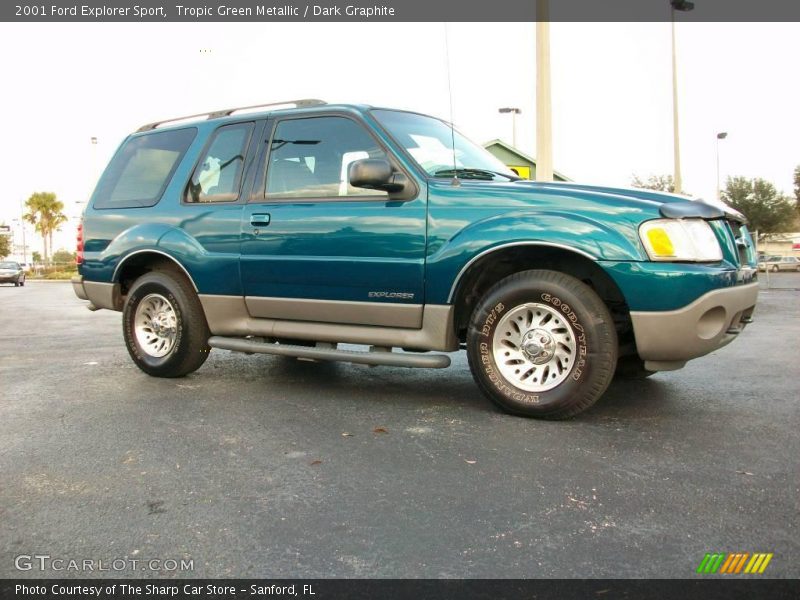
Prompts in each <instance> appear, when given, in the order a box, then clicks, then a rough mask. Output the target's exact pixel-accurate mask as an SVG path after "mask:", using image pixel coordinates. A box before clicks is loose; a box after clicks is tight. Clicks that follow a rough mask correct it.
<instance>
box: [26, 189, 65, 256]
mask: <svg viewBox="0 0 800 600" xmlns="http://www.w3.org/2000/svg"><path fill="white" fill-rule="evenodd" d="M25 208H27V209H28V212H26V213H25V214H24V215H22V217H23V218H24V219H25V220H26V221H28V223H31V224H33V226H34V229H35V230H36V231H37V232H38V233H39V235H41V236H42V241H43V242H44V261H45V262H48V260H47V258H48V256H49V255H50V251H51V250H52V247H53V233H54V232H56V231H58V230H59V228H60V227H61V225H63V224H64V223H66V221H67V215H65V214H64V213H63V210H64V203H63V202H61V201H60V200H58V199H56V195H55V194H54V193H53V192H36V193H34V194H31V197H30V198H28V201H27V202H26V203H25Z"/></svg>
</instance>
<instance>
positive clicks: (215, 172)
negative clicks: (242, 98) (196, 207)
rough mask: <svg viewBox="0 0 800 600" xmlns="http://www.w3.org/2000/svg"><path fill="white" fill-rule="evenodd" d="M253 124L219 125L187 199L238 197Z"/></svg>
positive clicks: (224, 200) (197, 169)
mask: <svg viewBox="0 0 800 600" xmlns="http://www.w3.org/2000/svg"><path fill="white" fill-rule="evenodd" d="M252 130H253V124H252V123H240V124H237V125H228V126H226V127H220V128H219V129H218V130H217V132H216V133H215V134H214V140H213V141H212V142H211V145H210V146H209V147H208V150H206V153H205V155H204V156H203V158H202V160H201V161H200V163H199V164H198V166H197V168H196V169H195V172H194V175H192V179H191V181H190V182H189V185H188V187H187V189H186V196H185V200H186V202H230V201H233V200H236V199H237V198H238V197H239V186H240V184H241V181H242V172H243V171H244V156H245V153H246V152H247V142H248V141H249V139H250V132H251V131H252Z"/></svg>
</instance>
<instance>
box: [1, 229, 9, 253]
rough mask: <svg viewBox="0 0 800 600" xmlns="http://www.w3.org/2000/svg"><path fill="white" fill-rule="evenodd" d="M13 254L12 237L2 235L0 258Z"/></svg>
mask: <svg viewBox="0 0 800 600" xmlns="http://www.w3.org/2000/svg"><path fill="white" fill-rule="evenodd" d="M9 254H11V236H10V235H5V234H4V233H0V258H5V257H6V256H8V255H9Z"/></svg>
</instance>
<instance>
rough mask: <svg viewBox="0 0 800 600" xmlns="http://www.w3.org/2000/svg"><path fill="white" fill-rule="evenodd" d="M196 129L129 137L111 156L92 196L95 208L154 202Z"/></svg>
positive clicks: (146, 204)
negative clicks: (112, 156)
mask: <svg viewBox="0 0 800 600" xmlns="http://www.w3.org/2000/svg"><path fill="white" fill-rule="evenodd" d="M196 134H197V129H195V128H194V127H192V128H190V129H176V130H171V131H157V132H152V133H147V134H144V135H140V136H136V137H132V138H129V139H128V141H126V142H125V143H124V144H123V145H122V146H121V147H120V149H119V150H118V151H117V153H116V154H115V155H114V158H113V159H111V162H110V163H109V165H108V167H107V168H106V170H105V173H104V174H103V177H102V178H101V179H100V182H99V183H98V185H97V190H96V191H95V193H94V196H93V206H94V207H95V208H136V207H142V206H153V205H154V204H156V203H157V202H158V201H159V200H160V199H161V196H162V194H163V193H164V190H165V189H166V187H167V184H168V183H169V181H170V179H171V178H172V174H173V173H174V172H175V168H176V167H177V166H178V163H180V161H181V159H182V158H183V155H184V154H185V153H186V150H187V149H188V148H189V144H191V143H192V140H194V137H195V135H196Z"/></svg>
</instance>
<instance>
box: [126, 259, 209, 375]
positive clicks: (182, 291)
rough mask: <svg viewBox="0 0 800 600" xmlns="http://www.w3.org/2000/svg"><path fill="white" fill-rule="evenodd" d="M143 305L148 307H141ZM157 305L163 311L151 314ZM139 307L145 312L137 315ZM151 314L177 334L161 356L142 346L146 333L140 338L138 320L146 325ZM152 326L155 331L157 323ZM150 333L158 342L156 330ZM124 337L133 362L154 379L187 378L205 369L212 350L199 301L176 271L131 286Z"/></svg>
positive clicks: (159, 273) (152, 275) (158, 273)
mask: <svg viewBox="0 0 800 600" xmlns="http://www.w3.org/2000/svg"><path fill="white" fill-rule="evenodd" d="M162 300H163V301H165V302H166V303H167V305H165V304H163V303H162ZM142 302H145V303H146V305H145V306H142ZM154 303H156V304H158V303H160V305H161V306H162V307H163V309H164V310H162V311H160V312H156V313H154V312H153V311H151V310H149V308H152V306H153V304H154ZM140 307H141V309H142V310H141V312H139V314H138V315H137V311H138V310H139V309H140ZM149 314H157V315H158V316H160V317H162V318H167V320H168V321H169V325H168V328H169V329H170V330H171V331H174V334H172V336H171V340H172V341H171V343H168V344H166V346H167V347H168V348H169V349H168V351H167V352H166V353H165V354H164V355H162V356H158V355H157V354H159V353H160V352H158V351H156V348H155V347H154V345H150V346H148V347H147V348H146V347H145V346H144V345H143V342H142V341H141V340H142V338H143V337H144V336H146V335H148V334H147V333H146V330H145V332H142V333H140V334H139V335H137V329H136V324H137V323H136V319H137V318H140V323H141V322H142V321H141V320H142V319H143V320H145V321H147V318H148V315H149ZM150 323H153V325H152V327H156V325H155V321H150ZM173 325H174V326H173ZM150 331H151V335H152V337H153V338H155V337H156V334H155V333H153V332H154V331H155V330H154V329H152V328H151V329H150ZM122 333H123V336H124V338H125V345H126V346H127V348H128V353H129V354H130V355H131V358H132V359H133V362H135V363H136V366H138V367H139V368H140V369H141V370H142V371H144V372H145V373H147V374H148V375H152V376H154V377H183V376H184V375H188V374H189V373H192V372H193V371H196V370H197V369H199V368H200V367H201V366H202V364H203V363H204V362H205V361H206V359H207V358H208V354H209V352H210V350H211V348H210V347H209V345H208V338H209V337H210V336H211V334H210V332H209V330H208V323H207V322H206V317H205V314H204V313H203V307H202V306H201V304H200V300H199V298H198V297H197V294H196V293H195V291H194V289H193V288H192V286H191V285H190V284H189V282H188V281H187V280H186V278H185V277H184V276H183V275H182V274H181V273H178V272H173V271H151V272H149V273H146V274H145V275H143V276H142V277H140V278H139V279H137V280H136V282H135V283H134V284H133V285H132V286H131V289H130V291H129V292H128V297H127V299H126V300H125V307H124V308H123V311H122ZM161 337H162V339H164V338H167V337H170V336H169V335H168V334H165V335H163V336H161ZM164 350H165V349H163V348H162V351H164Z"/></svg>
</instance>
